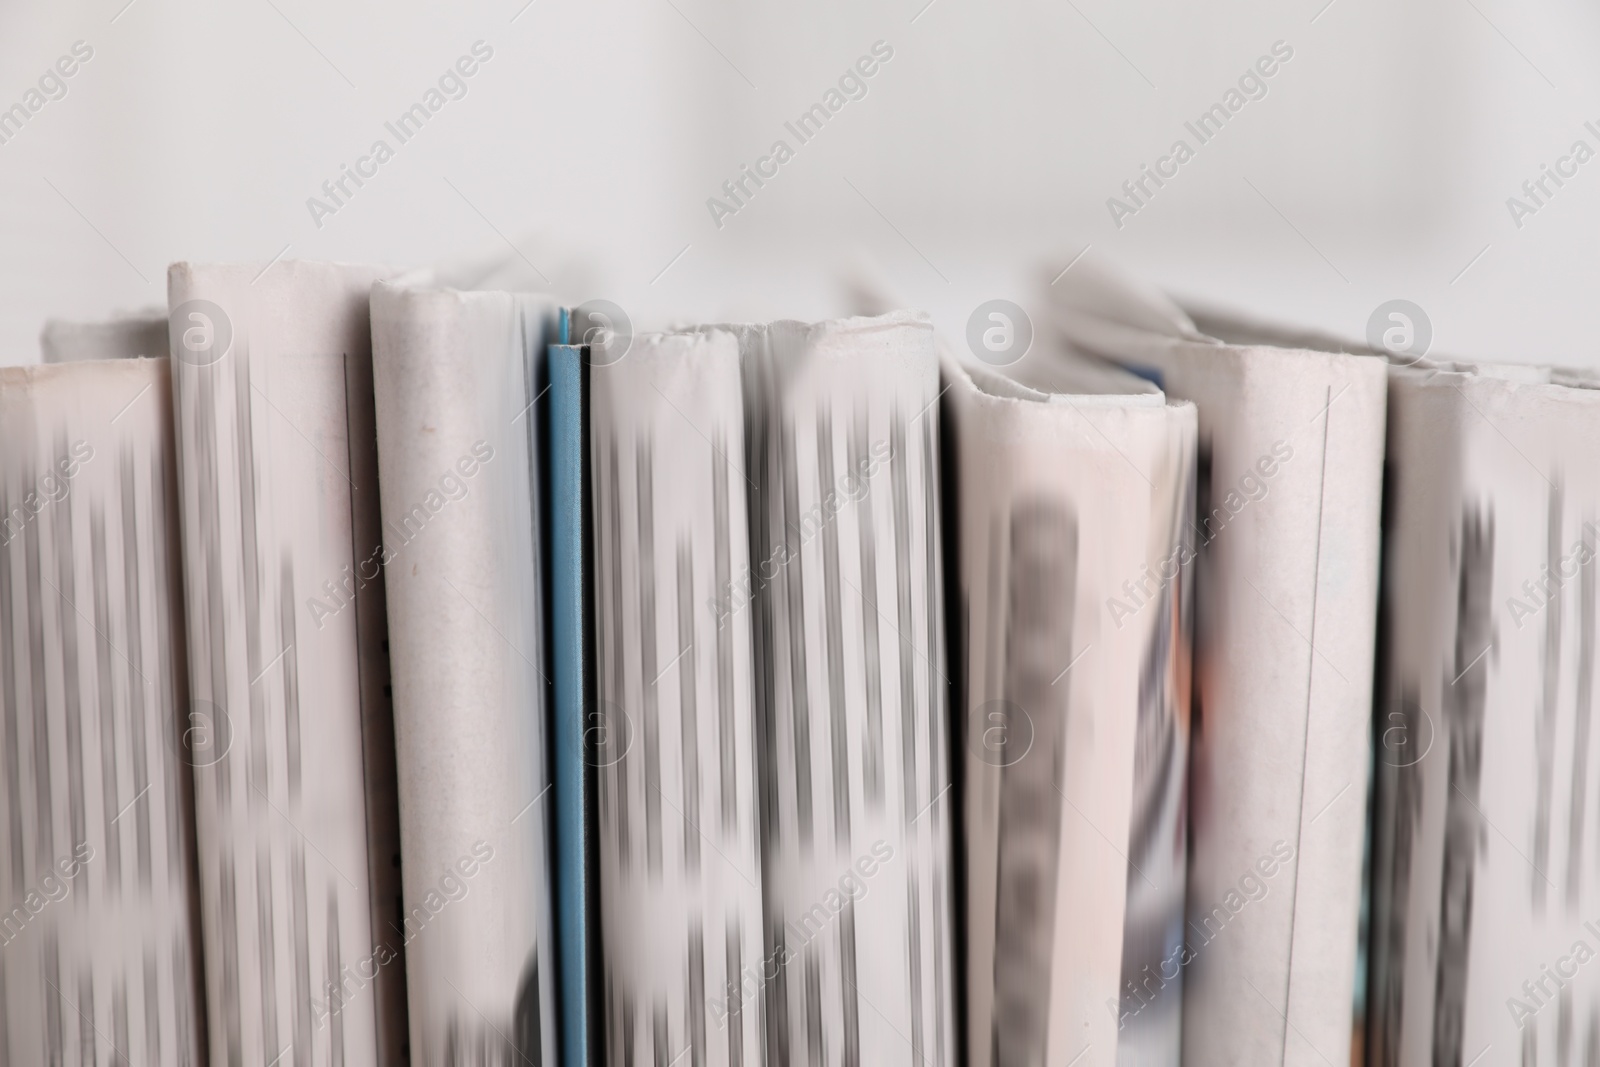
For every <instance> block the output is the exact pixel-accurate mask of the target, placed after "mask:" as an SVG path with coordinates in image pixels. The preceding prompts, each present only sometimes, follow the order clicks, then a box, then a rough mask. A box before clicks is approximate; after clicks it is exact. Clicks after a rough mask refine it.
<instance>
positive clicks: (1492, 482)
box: [1369, 362, 1600, 1067]
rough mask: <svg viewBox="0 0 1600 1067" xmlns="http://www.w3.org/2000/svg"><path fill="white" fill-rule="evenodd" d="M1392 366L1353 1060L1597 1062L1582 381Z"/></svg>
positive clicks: (1589, 501)
mask: <svg viewBox="0 0 1600 1067" xmlns="http://www.w3.org/2000/svg"><path fill="white" fill-rule="evenodd" d="M1597 386H1600V382H1597V381H1596V380H1595V379H1594V377H1593V376H1592V375H1591V374H1586V373H1581V372H1570V371H1561V370H1552V369H1550V368H1542V367H1526V366H1516V367H1513V366H1494V365H1487V364H1468V363H1432V362H1415V363H1414V365H1409V366H1396V367H1395V368H1394V369H1392V370H1391V373H1390V380H1389V468H1390V484H1389V485H1388V487H1387V490H1388V491H1387V494H1386V499H1387V501H1388V506H1389V509H1390V510H1389V512H1388V515H1387V517H1386V519H1385V527H1386V529H1385V536H1386V549H1385V551H1386V554H1385V558H1384V575H1385V577H1384V595H1383V622H1384V626H1383V631H1384V636H1383V640H1382V644H1381V647H1380V652H1379V665H1380V676H1379V687H1378V709H1377V712H1378V714H1377V719H1378V721H1377V727H1376V729H1377V734H1378V742H1379V743H1378V745H1377V749H1376V752H1377V762H1376V770H1377V776H1378V791H1377V807H1378V817H1377V819H1376V822H1375V826H1376V834H1375V839H1374V842H1373V868H1374V871H1373V874H1374V878H1373V900H1372V958H1371V967H1372V984H1371V991H1372V999H1371V1002H1370V1005H1369V1014H1370V1026H1369V1062H1370V1063H1372V1064H1374V1065H1378V1067H1393V1065H1398V1064H1406V1063H1422V1062H1431V1063H1461V1064H1466V1063H1471V1062H1474V1061H1477V1060H1481V1061H1482V1062H1484V1063H1509V1062H1513V1061H1515V1062H1517V1063H1522V1064H1530V1065H1533V1064H1552V1065H1554V1064H1567V1063H1577V1062H1591V1061H1594V1060H1595V1059H1596V1057H1597V1056H1600V1010H1597V1006H1600V996H1597V994H1596V990H1597V989H1600V986H1597V985H1596V979H1597V976H1600V970H1596V969H1593V968H1590V967H1588V963H1589V962H1590V961H1592V960H1593V959H1594V958H1595V956H1596V953H1597V951H1600V864H1597V862H1596V859H1597V856H1600V852H1597V848H1596V844H1595V841H1596V837H1597V834H1600V818H1597V817H1596V815H1595V814H1594V812H1595V805H1596V797H1597V793H1600V772H1597V770H1596V767H1597V766H1600V755H1597V753H1596V744H1597V741H1600V731H1597V730H1596V729H1595V728H1594V721H1593V720H1594V713H1595V707H1594V697H1595V651H1596V641H1597V633H1596V620H1595V610H1596V582H1595V568H1596V564H1595V562H1594V561H1595V553H1596V546H1597V544H1600V469H1597V468H1596V466H1595V463H1594V456H1595V455H1596V453H1597V452H1600V391H1597Z"/></svg>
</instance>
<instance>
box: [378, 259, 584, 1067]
mask: <svg viewBox="0 0 1600 1067" xmlns="http://www.w3.org/2000/svg"><path fill="white" fill-rule="evenodd" d="M554 320H555V308H554V306H553V304H552V303H551V302H550V301H548V300H546V299H542V298H539V297H534V296H523V295H516V294H511V293H478V292H458V291H455V290H450V289H438V288H430V287H425V286H411V285H405V284H392V283H389V282H378V283H377V284H376V285H374V286H373V290H372V344H373V379H374V388H375V391H376V401H377V430H378V462H379V473H380V476H381V487H382V497H383V517H384V524H383V550H382V553H381V556H380V557H376V558H368V559H366V560H364V561H363V562H362V564H361V569H360V571H359V572H358V577H359V578H360V579H361V580H363V581H371V580H373V579H375V578H377V576H378V575H379V573H380V569H381V571H382V574H383V580H384V584H385V588H386V592H387V595H388V618H389V641H390V661H391V664H392V667H391V674H392V679H393V681H392V685H393V691H394V718H395V745H396V752H397V765H398V766H397V770H398V773H399V786H400V830H401V839H400V843H401V849H400V851H401V858H402V871H403V876H404V883H405V887H404V888H405V892H404V896H405V918H404V920H403V924H402V930H401V931H397V932H396V931H391V932H390V940H392V941H393V942H395V943H397V944H398V943H403V944H404V948H405V957H406V972H407V990H408V1000H409V1004H410V1024H411V1057H412V1060H413V1062H418V1063H506V1064H515V1063H521V1062H527V1063H548V1064H554V1063H555V1062H556V1049H557V1038H558V1032H557V1027H556V1015H555V1010H556V1009H555V1004H556V995H557V991H558V990H559V988H560V987H559V984H558V983H557V981H556V978H555V952H554V941H553V936H554V935H553V930H552V920H551V888H550V858H549V853H550V844H549V842H550V813H551V804H550V796H549V792H550V775H549V760H548V755H549V745H548V722H547V720H548V710H549V709H548V703H549V699H550V693H549V683H548V673H549V671H548V664H547V663H546V655H545V646H546V632H545V622H544V619H545V606H546V604H545V599H546V598H545V589H544V585H545V580H546V579H545V575H544V562H543V560H544V556H543V546H542V541H543V538H542V535H541V526H542V514H541V512H542V503H541V500H540V496H541V494H540V491H539V486H540V470H541V453H542V451H543V444H542V440H541V438H542V434H543V430H544V423H545V415H544V412H545V407H546V405H544V404H541V403H539V400H540V395H541V392H542V390H543V388H544V386H543V385H542V384H541V378H542V376H543V370H544V352H545V346H546V345H547V344H548V343H549V342H550V340H551V336H550V335H551V330H552V329H553V326H554Z"/></svg>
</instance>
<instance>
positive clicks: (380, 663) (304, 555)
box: [168, 261, 405, 1067]
mask: <svg viewBox="0 0 1600 1067" xmlns="http://www.w3.org/2000/svg"><path fill="white" fill-rule="evenodd" d="M383 273H384V272H382V271H380V270H377V269H374V268H361V267H343V266H334V265H328V264H316V263H304V262H293V261H284V262H278V263H274V264H270V265H268V266H267V267H265V268H262V267H259V266H190V265H188V264H183V263H180V264H176V265H174V266H173V267H172V268H171V270H170V272H169V276H168V297H169V305H170V308H171V319H170V323H171V325H170V331H171V345H172V353H173V356H172V375H173V392H174V396H175V408H176V426H177V451H178V473H179V487H180V489H181V493H180V498H181V516H182V540H183V559H184V568H183V570H184V588H185V596H186V616H187V624H188V646H189V670H190V696H191V710H190V713H189V719H190V723H191V726H190V729H191V731H192V732H193V734H194V736H195V738H196V739H197V740H196V743H197V745H199V749H200V750H199V751H198V752H197V753H196V754H195V756H194V758H193V763H194V783H195V808H196V825H197V836H198V853H199V866H200V897H201V904H202V909H203V929H204V936H205V959H206V1004H207V1007H208V1029H209V1035H210V1046H211V1048H210V1052H211V1055H210V1059H211V1060H212V1061H214V1062H218V1063H228V1064H243V1065H255V1067H266V1065H267V1064H271V1063H274V1062H285V1061H286V1059H287V1060H292V1062H294V1063H309V1062H313V1060H315V1061H317V1062H339V1061H341V1060H342V1061H343V1062H346V1063H393V1062H397V1061H398V1060H399V1059H400V1058H401V1054H400V1051H399V1050H400V1047H401V1045H402V1043H403V1042H404V1040H405V1033H404V1031H405V1022H404V1019H405V993H404V972H403V971H402V969H401V966H402V965H401V963H400V961H399V960H398V959H396V958H395V955H396V950H395V949H394V948H393V947H392V946H391V944H390V941H391V932H392V931H393V930H394V929H398V928H400V927H401V922H402V919H401V914H400V909H399V906H398V905H399V899H400V886H399V873H400V871H399V841H398V827H397V825H396V822H397V816H396V809H395V796H394V737H393V724H392V719H391V716H390V711H389V702H388V698H387V692H386V690H387V687H388V664H387V662H386V659H385V649H384V645H385V633H384V627H385V622H384V605H383V586H382V584H381V583H379V582H376V581H373V580H371V571H370V561H371V560H372V559H373V558H374V554H375V553H378V552H379V551H380V548H379V532H378V523H379V515H378V486H377V456H376V441H375V438H374V429H373V408H372V376H371V344H370V330H369V325H368V293H369V291H370V289H371V286H372V283H373V282H374V281H375V280H377V279H378V278H380V277H382V276H383Z"/></svg>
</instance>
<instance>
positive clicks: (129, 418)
mask: <svg viewBox="0 0 1600 1067" xmlns="http://www.w3.org/2000/svg"><path fill="white" fill-rule="evenodd" d="M176 508H177V490H176V485H175V472H174V469H173V441H172V407H171V393H170V382H169V379H168V373H167V361H166V360H165V359H164V358H163V359H139V360H133V359H130V360H126V361H119V362H116V363H74V364H72V365H70V366H39V367H15V368H6V369H4V370H0V783H3V787H0V1062H3V1063H8V1064H35V1063H37V1064H73V1065H80V1064H81V1065H86V1067H92V1065H99V1064H104V1063H152V1064H153V1063H161V1064H175V1065H187V1064H195V1063H202V1062H204V1055H203V1050H202V1049H201V1047H200V1041H201V1034H202V1033H203V1010H202V1006H201V1003H200V1000H199V992H200V977H201V976H200V955H199V942H200V931H199V912H198V911H197V910H196V904H197V898H196V891H195V860H194V839H193V830H192V822H191V820H192V815H193V813H192V810H191V809H192V797H191V792H190V787H189V774H188V769H187V767H186V766H185V765H184V764H185V756H186V752H187V749H186V748H185V746H184V739H185V737H186V736H187V734H186V732H185V731H184V723H183V715H184V710H185V708H186V706H187V703H188V701H187V696H186V694H187V690H188V680H187V678H186V677H185V667H184V641H183V604H182V601H181V598H180V586H179V581H180V574H179V571H178V541H177V510H176Z"/></svg>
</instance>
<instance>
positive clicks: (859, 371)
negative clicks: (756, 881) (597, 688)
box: [730, 312, 959, 1067]
mask: <svg viewBox="0 0 1600 1067" xmlns="http://www.w3.org/2000/svg"><path fill="white" fill-rule="evenodd" d="M737 331H738V333H739V337H740V345H741V349H742V358H743V363H744V366H743V374H744V379H745V405H746V410H747V416H746V426H747V431H746V438H745V457H744V469H745V473H746V475H747V487H748V491H749V499H750V507H749V516H750V544H751V569H750V573H749V574H748V575H737V576H735V579H734V582H733V585H732V587H731V589H730V594H731V595H732V596H733V597H734V601H735V604H736V605H737V606H736V609H735V610H742V611H743V612H745V613H747V614H749V615H750V618H751V626H752V627H753V638H754V645H755V652H756V676H757V678H758V689H757V694H756V705H757V721H758V723H759V724H760V729H761V735H762V736H761V753H762V755H761V759H762V770H763V774H762V780H761V793H760V799H759V804H760V811H761V823H762V825H761V854H762V873H763V877H764V881H763V885H762V889H763V893H764V896H765V898H766V907H765V927H766V928H765V932H764V936H763V945H762V951H763V953H764V954H765V956H766V958H770V959H775V960H777V961H779V962H780V964H781V965H780V966H777V967H775V968H774V969H773V975H772V977H771V979H770V980H768V981H767V982H766V983H765V989H764V994H765V1015H766V1019H765V1025H766V1035H765V1039H766V1060H767V1062H774V1063H781V1062H798V1063H817V1062H829V1063H834V1062H837V1063H844V1064H855V1063H860V1064H874V1065H876V1064H906V1065H908V1067H909V1065H913V1064H928V1065H936V1067H942V1065H945V1064H950V1063H954V1062H956V1060H957V1059H959V1052H958V1050H957V1049H956V1040H955V1025H954V1024H955V1018H954V990H955V985H956V981H957V975H956V971H955V958H954V955H953V944H952V933H951V931H952V924H953V921H954V910H955V902H954V900H953V899H952V895H951V894H952V884H951V878H952V868H951V857H950V837H951V825H950V821H951V818H952V812H953V810H954V809H953V807H952V802H951V798H950V795H949V794H950V784H951V780H950V753H949V752H948V751H947V738H948V736H949V735H948V710H947V708H948V704H947V702H948V699H949V694H948V690H949V676H948V669H947V666H946V663H945V655H944V632H943V631H944V590H943V588H942V574H943V566H942V563H943V559H942V554H941V553H942V550H941V538H940V496H939V485H940V474H939V462H938V457H939V444H938V443H939V427H938V420H939V409H938V398H939V378H938V376H939V371H938V363H937V357H936V355H935V352H934V342H933V330H932V326H931V324H930V322H929V320H928V318H927V317H926V316H925V315H922V314H920V313H912V312H896V313H892V314H888V315H882V316H878V317H876V318H853V319H843V320H837V321H833V322H826V323H820V324H816V325H807V324H804V323H797V322H779V323H774V324H772V325H770V326H766V327H748V326H747V327H738V328H737Z"/></svg>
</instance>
